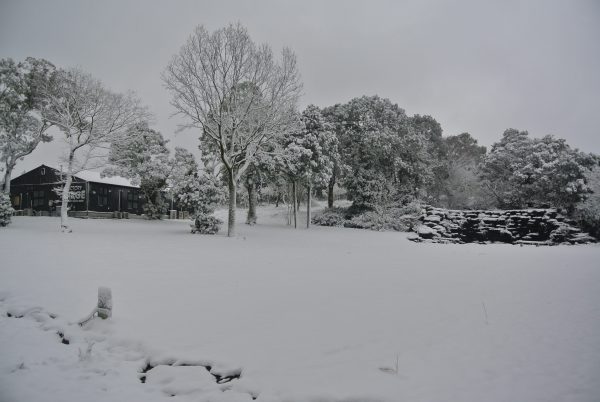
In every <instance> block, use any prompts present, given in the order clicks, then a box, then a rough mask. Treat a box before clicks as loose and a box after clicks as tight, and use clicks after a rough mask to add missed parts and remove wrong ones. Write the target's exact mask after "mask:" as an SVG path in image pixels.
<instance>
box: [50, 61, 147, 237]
mask: <svg viewBox="0 0 600 402" xmlns="http://www.w3.org/2000/svg"><path fill="white" fill-rule="evenodd" d="M42 96H43V98H44V102H46V106H45V107H44V108H43V109H42V111H41V112H42V118H43V119H44V120H45V121H47V122H49V123H50V124H53V125H55V126H56V127H58V128H59V129H60V131H61V132H62V134H63V140H64V142H65V155H64V162H65V163H66V178H65V182H64V185H63V187H62V190H61V199H62V205H61V212H60V216H61V229H62V230H63V231H67V232H70V231H71V230H70V228H69V224H68V203H69V189H70V187H71V183H72V181H73V175H74V174H76V173H77V172H80V171H82V170H87V169H92V168H98V167H101V166H103V165H104V164H105V163H106V157H107V150H108V148H109V146H110V144H111V143H112V142H113V141H116V140H117V139H118V138H120V137H121V136H123V135H125V134H126V132H127V130H128V129H129V128H130V127H131V126H133V125H135V124H137V123H139V122H140V121H141V120H145V119H146V118H147V112H146V110H145V109H144V108H142V107H141V106H140V102H139V100H138V99H137V98H136V97H135V96H133V94H131V93H128V94H125V95H123V94H117V93H113V92H111V91H109V90H107V89H106V88H105V87H104V86H103V85H102V83H101V82H100V81H98V80H97V79H95V78H93V77H92V76H91V75H89V74H87V73H85V72H83V71H81V70H79V69H70V70H58V71H56V73H55V74H54V75H53V78H52V80H51V81H50V83H49V84H48V85H45V86H44V87H43V89H42Z"/></svg>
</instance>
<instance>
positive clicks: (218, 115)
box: [163, 24, 302, 236]
mask: <svg viewBox="0 0 600 402" xmlns="http://www.w3.org/2000/svg"><path fill="white" fill-rule="evenodd" d="M163 81H164V83H165V85H166V87H167V89H168V90H169V91H170V92H171V95H172V99H171V104H172V105H173V106H174V107H175V109H176V114H180V115H183V116H184V117H185V118H186V120H187V124H186V125H184V126H182V129H183V128H190V127H195V128H199V129H200V130H202V138H201V141H202V142H204V143H207V144H210V145H207V146H204V147H202V148H203V152H206V151H207V150H213V151H214V152H216V153H218V155H219V156H220V159H221V162H222V164H223V167H224V169H225V171H226V173H227V180H228V187H229V219H228V230H227V235H228V236H233V235H234V234H235V208H236V188H237V184H238V182H239V180H240V178H241V176H242V175H243V174H244V172H245V171H246V169H247V168H248V166H249V165H250V163H251V162H252V160H253V159H254V157H255V155H256V153H257V152H260V150H261V148H262V147H263V146H265V145H266V144H268V143H269V142H270V141H272V140H273V139H274V138H275V137H276V136H278V135H281V134H282V133H283V132H285V131H286V130H287V127H288V126H289V125H290V124H292V123H293V121H294V119H293V111H294V110H295V108H296V104H297V101H298V98H299V96H300V91H301V89H302V84H301V83H300V77H299V73H298V69H297V66H296V57H295V55H294V54H293V52H292V51H291V50H289V49H287V48H286V49H284V50H283V52H282V54H281V59H280V60H279V61H276V60H275V59H274V57H273V52H272V50H271V48H270V47H269V46H268V45H266V44H263V45H256V44H255V43H254V42H253V41H252V39H251V38H250V36H249V35H248V32H247V30H246V29H245V28H244V27H242V26H241V25H240V24H235V25H233V24H232V25H229V26H228V27H226V28H222V29H219V30H217V31H215V32H213V33H212V34H210V33H209V32H208V31H207V30H206V29H205V28H204V27H202V26H198V27H197V28H196V30H195V31H194V33H193V34H192V35H191V36H190V38H189V39H188V41H187V42H186V44H185V45H184V46H183V47H182V48H181V50H180V52H179V54H177V55H176V56H174V57H173V59H172V61H171V62H170V64H169V65H168V67H167V69H166V70H165V72H164V73H163Z"/></svg>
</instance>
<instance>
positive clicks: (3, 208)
mask: <svg viewBox="0 0 600 402" xmlns="http://www.w3.org/2000/svg"><path fill="white" fill-rule="evenodd" d="M13 212H14V210H13V209H12V206H11V205H10V197H9V196H8V194H6V193H0V226H6V225H8V224H9V223H10V217H11V216H12V214H13Z"/></svg>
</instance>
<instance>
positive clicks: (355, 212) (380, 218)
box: [313, 202, 422, 232]
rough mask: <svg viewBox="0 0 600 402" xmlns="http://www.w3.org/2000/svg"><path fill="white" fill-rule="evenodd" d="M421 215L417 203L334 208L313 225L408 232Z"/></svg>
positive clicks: (416, 223) (316, 217) (314, 219)
mask: <svg viewBox="0 0 600 402" xmlns="http://www.w3.org/2000/svg"><path fill="white" fill-rule="evenodd" d="M421 213H422V207H421V205H420V204H418V203H417V202H410V203H408V204H406V205H402V206H397V205H393V206H388V207H377V208H375V209H364V208H356V207H350V208H348V209H344V208H332V209H327V210H325V211H324V212H323V213H322V214H320V215H317V216H315V217H314V218H313V223H315V224H317V225H322V226H344V227H347V228H355V229H369V230H378V231H381V230H395V231H399V232H406V231H410V230H412V229H414V228H415V227H416V226H417V225H418V220H419V216H420V215H421Z"/></svg>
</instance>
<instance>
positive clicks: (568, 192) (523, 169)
mask: <svg viewBox="0 0 600 402" xmlns="http://www.w3.org/2000/svg"><path fill="white" fill-rule="evenodd" d="M597 161H598V159H597V157H595V156H594V155H591V154H586V153H583V152H580V151H579V150H577V149H573V148H571V147H570V146H569V145H568V144H567V143H566V141H565V140H564V139H560V138H555V137H553V136H549V135H548V136H545V137H543V138H533V139H532V138H529V136H528V133H527V131H518V130H515V129H508V130H506V131H505V132H504V135H503V137H502V139H501V140H500V141H499V142H497V143H495V144H494V145H492V149H491V151H490V153H489V154H488V155H487V156H486V158H485V160H484V163H483V165H482V178H483V180H484V184H485V188H486V189H487V190H488V191H489V192H490V193H491V194H492V195H493V196H494V197H495V199H496V201H497V204H498V206H500V207H503V208H504V207H507V208H522V207H527V206H548V205H552V206H556V207H564V208H567V209H568V210H572V209H573V207H574V206H575V204H576V203H577V202H579V201H581V200H582V199H584V198H585V196H586V194H588V193H589V192H590V189H589V186H588V184H587V179H586V173H589V172H590V171H591V169H592V168H593V167H594V166H595V165H596V164H597Z"/></svg>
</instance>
